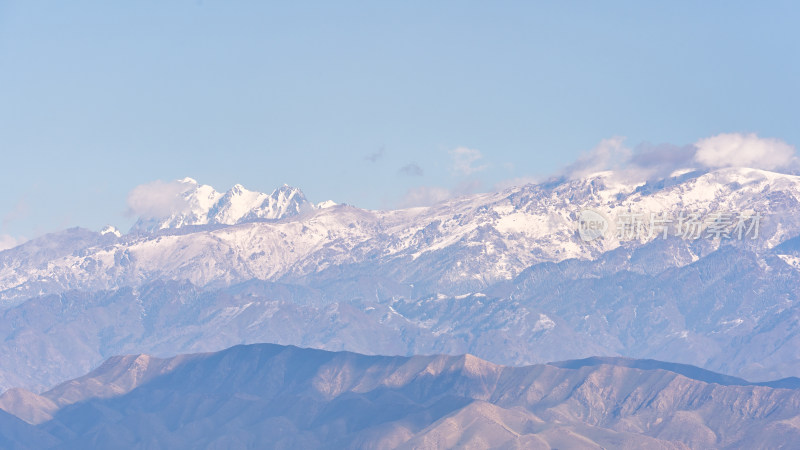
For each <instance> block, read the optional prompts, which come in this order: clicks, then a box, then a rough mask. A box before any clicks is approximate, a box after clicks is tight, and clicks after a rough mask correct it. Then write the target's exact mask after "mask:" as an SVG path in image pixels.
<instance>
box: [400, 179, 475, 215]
mask: <svg viewBox="0 0 800 450" xmlns="http://www.w3.org/2000/svg"><path fill="white" fill-rule="evenodd" d="M480 190H481V183H480V181H478V180H466V181H464V182H461V183H459V184H458V185H457V186H455V187H454V188H452V189H447V188H443V187H439V186H417V187H414V188H411V189H409V190H408V192H406V194H405V195H404V196H403V198H402V199H400V201H399V202H398V204H397V206H398V207H399V208H411V207H414V206H430V205H433V204H435V203H439V202H442V201H445V200H448V199H451V198H453V197H458V196H461V195H468V194H474V193H475V192H480Z"/></svg>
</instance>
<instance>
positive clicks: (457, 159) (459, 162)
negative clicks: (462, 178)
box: [450, 147, 488, 175]
mask: <svg viewBox="0 0 800 450" xmlns="http://www.w3.org/2000/svg"><path fill="white" fill-rule="evenodd" d="M450 157H451V158H452V159H453V162H452V167H451V168H452V170H453V172H455V173H457V174H459V175H472V174H473V173H476V172H480V171H481V170H484V169H485V168H486V167H488V166H487V165H486V164H484V165H481V166H474V165H473V164H475V163H477V162H478V161H480V160H481V159H483V155H482V154H481V152H480V151H478V150H475V149H472V148H467V147H458V148H454V149H453V150H450Z"/></svg>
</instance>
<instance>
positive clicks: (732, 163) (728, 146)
mask: <svg viewBox="0 0 800 450" xmlns="http://www.w3.org/2000/svg"><path fill="white" fill-rule="evenodd" d="M695 146H696V147H697V154H696V156H695V159H696V160H697V162H699V163H700V164H703V165H705V166H708V167H712V168H715V167H751V168H755V169H765V170H775V169H780V168H783V167H786V166H789V165H790V164H791V163H793V162H794V160H795V150H794V147H792V146H791V145H789V144H787V143H786V142H783V141H781V140H780V139H774V138H760V137H758V136H757V135H756V134H755V133H750V134H741V133H723V134H718V135H716V136H712V137H709V138H705V139H700V140H699V141H697V143H695Z"/></svg>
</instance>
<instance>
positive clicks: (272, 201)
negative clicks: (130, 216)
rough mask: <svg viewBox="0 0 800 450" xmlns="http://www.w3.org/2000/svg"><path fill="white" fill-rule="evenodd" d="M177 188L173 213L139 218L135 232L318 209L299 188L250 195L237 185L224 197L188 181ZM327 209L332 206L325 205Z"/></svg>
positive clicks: (284, 186)
mask: <svg viewBox="0 0 800 450" xmlns="http://www.w3.org/2000/svg"><path fill="white" fill-rule="evenodd" d="M175 184H176V185H177V186H173V187H174V188H175V202H174V207H173V209H172V211H170V212H169V213H168V214H165V215H164V216H162V217H140V218H139V220H138V221H137V222H136V224H135V225H134V226H133V228H132V231H135V232H140V233H141V232H153V231H158V230H163V229H174V228H181V227H185V226H190V225H208V224H219V225H235V224H238V223H243V222H248V221H254V220H260V219H281V218H283V217H289V216H293V215H296V214H299V213H300V212H301V211H303V210H311V209H316V208H317V207H316V206H315V205H313V204H312V203H310V202H309V201H308V200H307V199H306V197H305V195H304V194H303V192H302V191H301V190H300V189H299V188H296V187H292V186H289V185H286V184H284V185H283V186H281V187H279V188H277V189H275V190H274V191H273V192H272V193H271V194H266V193H263V192H258V191H251V190H248V189H247V188H245V187H244V186H243V185H241V184H238V183H237V184H235V185H234V186H233V187H232V188H231V189H230V190H228V191H227V192H225V193H224V194H223V193H220V192H218V191H217V190H215V189H214V188H213V187H211V186H209V185H205V184H199V183H198V182H197V181H196V180H195V179H193V178H189V177H186V178H182V179H180V180H176V182H175ZM326 206H329V205H327V203H326Z"/></svg>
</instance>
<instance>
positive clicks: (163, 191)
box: [128, 178, 197, 218]
mask: <svg viewBox="0 0 800 450" xmlns="http://www.w3.org/2000/svg"><path fill="white" fill-rule="evenodd" d="M196 186H197V182H195V181H194V180H192V179H190V178H186V179H183V180H177V181H161V180H157V181H153V182H151V183H146V184H141V185H139V186H136V187H135V188H133V190H132V191H131V192H130V194H128V213H129V214H130V215H133V216H137V217H141V218H153V217H159V218H160V217H167V216H169V215H171V214H180V213H182V212H187V211H188V210H189V207H190V205H189V202H188V200H187V199H186V198H185V196H184V195H183V194H184V193H186V192H187V191H189V190H191V189H193V188H195V187H196Z"/></svg>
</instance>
